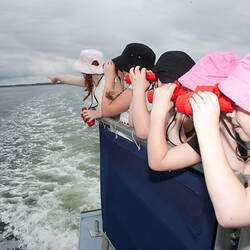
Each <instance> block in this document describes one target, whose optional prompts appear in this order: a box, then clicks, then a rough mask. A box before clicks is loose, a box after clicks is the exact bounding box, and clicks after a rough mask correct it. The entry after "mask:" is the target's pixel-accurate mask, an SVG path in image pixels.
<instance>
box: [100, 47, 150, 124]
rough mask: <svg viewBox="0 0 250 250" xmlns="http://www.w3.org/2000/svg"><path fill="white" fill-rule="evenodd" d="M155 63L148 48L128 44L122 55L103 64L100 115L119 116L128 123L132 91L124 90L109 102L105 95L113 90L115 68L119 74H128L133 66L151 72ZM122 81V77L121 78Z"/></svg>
mask: <svg viewBox="0 0 250 250" xmlns="http://www.w3.org/2000/svg"><path fill="white" fill-rule="evenodd" d="M154 62H155V53H154V52H153V50H152V49H151V48H149V47H148V46H146V45H144V44H141V43H131V44H128V45H127V46H126V47H125V49H124V51H123V52H122V54H121V55H120V56H118V57H116V58H114V59H112V60H110V61H108V62H107V63H105V64H104V75H105V78H106V81H105V88H104V93H103V97H102V115H103V116H104V117H113V116H116V115H119V114H120V113H122V112H124V113H122V114H121V117H120V120H121V121H122V122H124V123H128V113H127V112H125V111H127V110H128V109H129V106H130V103H131V100H132V90H131V89H130V88H127V89H125V90H124V91H123V92H122V93H121V94H120V95H119V96H118V97H117V98H115V99H113V100H111V99H110V98H109V96H108V95H107V94H108V93H109V92H110V91H111V90H112V89H113V88H114V80H115V76H116V74H115V68H116V67H117V68H118V69H119V71H120V72H122V73H123V75H124V74H126V73H128V72H129V70H130V68H132V67H135V66H140V67H142V68H143V67H144V68H146V69H148V70H151V69H152V68H153V66H154ZM122 79H124V77H123V78H122Z"/></svg>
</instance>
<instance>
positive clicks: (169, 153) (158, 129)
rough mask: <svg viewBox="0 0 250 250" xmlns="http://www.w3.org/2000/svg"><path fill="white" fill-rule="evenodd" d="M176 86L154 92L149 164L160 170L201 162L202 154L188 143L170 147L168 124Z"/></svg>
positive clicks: (167, 86)
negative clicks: (167, 138)
mask: <svg viewBox="0 0 250 250" xmlns="http://www.w3.org/2000/svg"><path fill="white" fill-rule="evenodd" d="M175 87H176V86H175V85H174V84H169V85H165V86H163V87H161V88H158V89H156V90H155V93H154V100H153V108H152V111H151V115H150V128H149V135H148V143H147V150H148V162H149V166H150V167H151V168H152V169H154V170H158V171H166V170H173V169H180V168H185V167H188V166H191V165H193V164H196V163H198V162H200V156H199V155H198V154H197V153H196V152H195V151H194V150H193V149H192V148H191V147H190V146H189V145H188V144H187V143H184V144H181V145H179V146H176V147H173V148H171V149H169V148H168V144H167V141H166V126H167V124H168V116H169V114H168V113H169V111H170V109H171V108H172V106H173V104H172V102H171V101H170V100H171V96H172V95H173V92H174V89H175Z"/></svg>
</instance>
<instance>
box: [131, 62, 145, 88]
mask: <svg viewBox="0 0 250 250" xmlns="http://www.w3.org/2000/svg"><path fill="white" fill-rule="evenodd" d="M129 78H130V81H131V83H132V89H133V91H137V90H139V91H144V92H145V91H146V90H147V89H148V87H149V81H148V80H147V79H146V69H145V68H142V70H140V66H136V67H135V68H131V69H130V71H129Z"/></svg>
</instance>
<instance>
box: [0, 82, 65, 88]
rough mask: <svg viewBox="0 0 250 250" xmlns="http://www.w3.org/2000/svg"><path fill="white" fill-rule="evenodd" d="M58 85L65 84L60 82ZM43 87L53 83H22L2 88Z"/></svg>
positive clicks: (0, 86) (2, 86) (1, 86)
mask: <svg viewBox="0 0 250 250" xmlns="http://www.w3.org/2000/svg"><path fill="white" fill-rule="evenodd" d="M58 84H64V83H62V82H58V83H57V84H56V85H58ZM43 85H52V84H51V82H41V83H21V84H9V85H1V84H0V88H10V87H28V86H43Z"/></svg>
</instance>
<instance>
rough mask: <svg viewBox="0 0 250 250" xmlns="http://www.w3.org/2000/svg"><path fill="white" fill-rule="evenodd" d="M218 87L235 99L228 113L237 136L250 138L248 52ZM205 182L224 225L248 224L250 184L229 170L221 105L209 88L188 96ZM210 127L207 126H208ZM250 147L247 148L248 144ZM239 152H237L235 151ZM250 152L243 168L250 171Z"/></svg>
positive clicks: (245, 139) (229, 163)
mask: <svg viewBox="0 0 250 250" xmlns="http://www.w3.org/2000/svg"><path fill="white" fill-rule="evenodd" d="M219 89H220V90H221V91H222V92H223V93H224V94H225V95H226V96H227V97H229V98H230V99H231V100H232V101H234V103H235V110H234V111H233V112H232V113H229V114H227V116H228V117H229V118H230V123H231V124H232V127H233V132H234V134H235V132H237V133H238V134H239V137H240V138H241V139H242V140H243V141H245V142H249V141H250V53H249V54H248V55H247V56H245V57H244V58H243V59H242V60H241V61H240V63H239V65H238V66H237V68H236V69H235V70H234V71H233V73H232V74H231V75H230V76H229V77H228V79H226V80H225V81H223V82H221V83H220V84H219ZM190 103H191V106H192V109H193V120H194V126H195V130H196V133H197V137H198V141H199V146H200V151H201V158H202V164H203V168H204V174H205V179H206V184H207V187H208V191H209V194H210V197H211V200H212V202H213V205H214V209H215V213H216V217H217V220H218V222H219V223H220V224H221V225H222V226H224V227H241V226H247V225H250V187H244V186H243V185H242V184H241V182H240V181H239V180H238V178H237V177H236V176H235V174H234V172H233V171H232V168H231V167H232V165H231V162H230V161H229V160H228V158H227V155H226V152H225V148H224V147H223V142H222V139H221V134H220V129H219V116H220V108H219V104H218V99H217V97H216V96H215V95H214V94H213V93H211V92H198V94H195V95H193V98H192V99H191V100H190ZM208 127H209V130H208V129H207V128H208ZM248 150H249V148H248ZM237 155H238V154H237ZM249 157H250V156H249V155H247V156H245V157H244V161H243V162H242V164H243V172H244V173H245V174H247V175H248V176H249V175H250V161H249Z"/></svg>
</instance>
